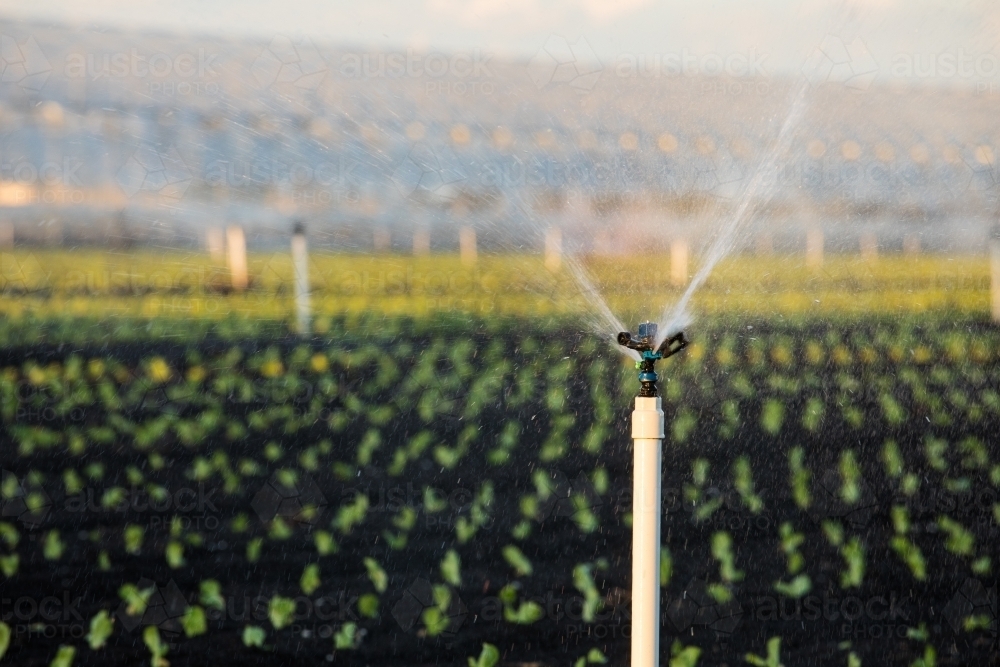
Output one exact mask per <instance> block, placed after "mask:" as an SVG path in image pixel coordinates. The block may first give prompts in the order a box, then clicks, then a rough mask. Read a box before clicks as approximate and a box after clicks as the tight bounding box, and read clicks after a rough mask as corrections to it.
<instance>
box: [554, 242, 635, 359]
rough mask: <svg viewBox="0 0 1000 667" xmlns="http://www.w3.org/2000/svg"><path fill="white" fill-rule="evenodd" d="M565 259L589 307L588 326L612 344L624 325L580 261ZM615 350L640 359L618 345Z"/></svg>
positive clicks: (623, 328) (570, 257) (632, 350)
mask: <svg viewBox="0 0 1000 667" xmlns="http://www.w3.org/2000/svg"><path fill="white" fill-rule="evenodd" d="M565 259H566V266H568V267H569V269H570V271H571V272H572V273H573V277H574V278H575V279H576V282H577V284H578V285H579V286H580V291H581V292H582V293H583V296H584V298H586V299H587V303H588V304H589V305H590V311H589V318H588V319H589V320H590V321H589V322H588V324H589V325H590V327H591V328H592V329H593V331H594V333H596V334H597V335H598V336H600V337H601V338H607V339H610V342H611V343H614V342H615V341H616V340H617V336H618V332H619V331H624V330H625V325H624V324H622V321H621V320H620V319H618V318H617V317H616V316H615V314H614V313H612V312H611V308H609V307H608V304H607V302H606V301H605V300H604V298H603V297H601V294H600V292H598V291H597V287H595V286H594V281H593V280H591V279H590V276H589V275H588V274H587V269H585V268H584V267H583V265H582V264H581V263H580V260H579V259H577V258H576V257H575V256H573V255H567V256H566V258H565ZM615 349H617V350H619V351H620V352H621V353H622V354H625V355H627V356H629V357H631V358H632V359H634V360H636V361H639V360H640V359H642V357H641V356H640V354H639V352H638V351H636V350H634V349H630V348H627V347H620V346H618V345H615Z"/></svg>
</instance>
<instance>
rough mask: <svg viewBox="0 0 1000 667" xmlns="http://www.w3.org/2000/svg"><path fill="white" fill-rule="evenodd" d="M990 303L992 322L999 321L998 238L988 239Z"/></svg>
mask: <svg viewBox="0 0 1000 667" xmlns="http://www.w3.org/2000/svg"><path fill="white" fill-rule="evenodd" d="M990 305H991V309H990V310H991V311H992V315H993V321H994V322H1000V238H998V237H997V236H993V238H991V239H990Z"/></svg>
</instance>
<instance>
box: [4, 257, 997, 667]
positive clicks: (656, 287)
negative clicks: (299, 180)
mask: <svg viewBox="0 0 1000 667" xmlns="http://www.w3.org/2000/svg"><path fill="white" fill-rule="evenodd" d="M28 254H30V255H31V257H28ZM28 254H18V255H17V258H16V260H15V259H13V257H14V256H13V255H10V256H6V257H7V261H8V264H6V265H5V267H4V276H5V277H6V278H5V279H6V280H7V282H6V284H5V286H4V290H5V291H4V298H3V300H2V301H0V304H2V309H3V313H4V314H3V318H2V320H0V340H2V341H3V345H2V346H0V422H2V426H0V457H2V461H0V463H2V469H3V478H2V480H0V482H2V483H0V492H2V521H0V576H2V579H0V581H2V582H3V583H2V588H3V615H2V621H3V625H0V648H2V649H3V651H4V652H5V653H6V655H5V657H4V660H7V661H9V662H10V663H11V664H18V665H49V664H57V665H68V664H70V661H72V664H74V665H87V664H93V665H134V664H140V663H141V662H145V661H150V663H151V664H153V665H155V666H158V667H165V665H167V663H169V664H170V665H174V667H177V666H178V665H202V664H206V663H211V664H219V665H230V664H231V665H237V664H240V665H242V664H276V663H281V664H284V663H287V662H291V661H292V660H297V661H302V662H304V663H309V664H331V663H332V664H344V665H371V666H373V667H375V666H389V665H394V666H395V665H401V664H406V665H432V664H434V665H472V666H473V667H476V666H478V667H489V666H492V665H552V666H555V665H573V666H574V667H587V666H588V665H597V664H614V665H618V664H624V663H625V661H626V660H627V655H628V642H629V640H628V637H629V628H630V619H629V590H630V579H631V569H630V567H631V566H630V542H631V529H630V525H631V514H630V509H631V472H632V471H631V440H630V439H629V434H628V433H629V431H628V424H629V416H628V415H629V412H630V411H631V403H632V397H633V396H634V395H635V394H636V391H637V388H638V383H637V381H636V379H635V371H634V370H633V368H632V366H631V361H630V360H627V359H626V358H625V357H624V356H622V355H620V354H619V353H618V352H617V351H616V350H614V349H612V347H611V345H609V343H608V342H607V341H606V340H602V339H601V338H600V337H598V336H595V335H593V334H592V333H590V332H589V331H588V330H587V323H586V319H587V318H586V317H585V314H586V311H587V304H586V303H585V302H584V301H583V299H582V298H581V297H580V296H579V290H578V289H575V288H574V286H573V283H572V281H571V278H570V276H568V275H563V274H562V273H556V274H547V273H545V272H544V269H542V270H538V269H539V267H540V259H538V258H530V257H521V258H513V259H507V260H504V259H503V258H490V257H483V258H482V259H481V262H480V264H478V265H477V266H476V267H469V268H466V267H462V265H461V264H460V263H459V262H458V260H457V258H433V259H431V260H427V262H428V264H426V266H427V267H428V268H427V269H426V270H427V271H431V270H437V271H441V272H442V275H452V276H462V275H465V276H470V275H471V276H474V277H475V276H480V278H474V279H473V280H472V281H471V284H474V285H484V284H488V285H490V288H489V289H490V290H491V292H490V293H489V294H487V293H485V291H484V292H476V291H475V289H472V288H470V290H471V291H472V292H473V293H474V296H473V297H469V296H468V292H465V291H463V290H464V288H461V287H457V286H456V287H449V288H445V287H443V286H442V287H440V288H434V289H433V290H432V289H431V288H429V287H427V284H426V283H425V284H424V287H422V288H420V289H418V288H417V287H415V286H414V285H415V283H413V282H407V280H409V279H407V278H405V277H406V276H407V275H411V276H412V275H414V274H416V273H419V271H420V270H421V268H420V267H421V266H424V265H421V264H420V262H422V261H423V260H414V259H410V258H402V257H386V258H371V257H368V258H365V257H329V258H318V259H317V260H316V261H315V262H314V263H313V269H312V270H313V271H314V273H315V276H316V279H315V280H314V284H315V285H316V291H315V293H314V300H315V309H316V313H317V316H316V324H317V327H316V332H315V333H314V335H312V336H310V337H307V338H302V337H297V336H295V335H293V334H291V333H290V332H289V330H288V325H287V324H286V322H287V321H288V320H289V319H290V315H289V314H290V313H291V303H290V300H291V298H290V295H289V294H288V291H289V290H288V287H287V284H288V279H289V277H290V267H289V266H287V265H286V267H285V268H284V269H280V270H275V271H274V272H273V274H274V276H276V277H273V278H268V276H270V275H271V273H269V272H268V271H265V270H263V269H264V268H266V267H267V266H268V264H267V261H264V262H261V261H259V258H258V260H254V262H253V263H252V264H251V275H252V276H256V283H255V285H254V286H253V287H252V289H250V290H249V291H248V292H246V293H243V294H232V293H229V292H227V290H226V288H225V279H226V276H225V272H224V270H223V269H218V268H216V269H215V273H216V276H217V278H212V279H211V280H209V279H204V280H203V279H202V278H198V277H196V278H192V281H193V282H180V283H177V282H163V281H173V278H170V275H174V274H170V273H169V270H168V269H165V268H163V267H169V266H171V265H173V266H175V268H177V270H178V271H180V270H181V269H183V268H184V267H185V266H186V267H187V268H188V269H190V268H191V267H192V266H199V264H198V262H202V263H205V265H206V266H208V264H207V260H205V259H203V258H202V259H197V258H190V259H189V260H184V259H183V258H180V257H178V258H171V257H164V256H158V257H156V258H154V257H148V258H142V257H139V258H136V257H129V256H121V257H119V258H117V259H115V257H114V256H112V255H110V254H103V255H98V254H97V253H94V254H92V255H87V256H85V257H84V258H82V259H81V262H80V263H77V264H74V263H73V262H71V261H69V259H68V255H67V256H66V257H65V261H64V262H63V263H60V256H59V255H58V253H53V254H51V255H45V253H42V252H37V253H28ZM15 261H16V265H15V264H12V263H11V262H15ZM115 261H117V262H119V263H118V264H115ZM185 261H187V264H185ZM268 261H271V260H268ZM644 261H645V262H648V261H650V258H645V259H644V258H636V259H629V260H621V261H611V260H606V261H603V260H602V261H597V260H594V261H592V262H590V263H588V269H589V271H590V272H591V273H592V274H593V275H594V276H595V277H596V280H597V281H598V283H599V284H600V286H601V290H602V292H604V293H606V294H608V295H609V301H610V302H611V304H612V308H613V309H614V310H615V311H616V312H619V313H622V314H627V315H628V316H629V317H633V318H634V317H637V308H636V305H637V304H642V303H644V302H646V301H648V302H651V303H654V304H656V309H657V310H658V308H659V305H660V304H662V303H663V302H664V300H665V299H669V298H670V297H671V295H674V296H676V293H677V290H676V289H675V288H669V287H666V286H665V283H666V280H667V276H668V275H669V273H668V271H667V269H668V268H669V267H668V266H667V264H666V263H664V265H663V270H662V271H660V272H652V273H643V271H642V266H643V265H644ZM32 262H35V264H33V263H32ZM86 262H91V263H92V265H91V266H92V267H93V268H85V269H81V268H80V267H81V266H88V265H87V264H86ZM157 262H159V264H157ZM664 262H665V260H664ZM272 266H278V259H274V260H273V261H272ZM432 266H436V267H437V269H433V268H431V267H432ZM36 267H37V268H36ZM72 267H76V268H72ZM116 267H117V268H116ZM345 267H347V268H345ZM161 269H162V272H161V273H157V272H158V271H161ZM15 271H17V272H19V273H14V272H15ZM73 271H77V272H81V273H72V272H73ZM283 271H284V273H282V272H283ZM365 271H368V272H369V273H368V275H369V276H371V275H372V274H373V273H372V272H377V271H382V272H384V273H386V275H388V274H387V272H389V271H400V272H402V275H403V276H404V278H403V287H401V288H400V289H399V291H398V293H393V291H392V290H391V289H390V288H388V287H382V288H379V289H372V290H369V292H368V293H355V294H351V293H349V292H345V291H344V290H343V289H342V285H343V283H338V282H337V281H336V280H333V281H331V280H326V281H324V280H321V278H322V277H323V276H331V275H332V276H340V277H341V278H342V277H343V276H344V275H348V276H349V277H351V279H352V280H353V279H354V278H353V277H352V276H358V279H359V280H361V277H362V276H363V275H364V272H365ZM408 271H410V272H411V273H410V274H407V272H408ZM449 271H451V272H452V273H451V274H449V273H448V272H449ZM986 271H987V267H986V263H985V261H982V260H979V259H969V260H967V261H963V262H955V261H951V260H948V259H947V258H933V257H925V258H920V259H903V258H897V259H888V258H887V259H881V260H879V261H878V262H877V263H868V264H866V263H864V262H861V261H860V260H856V259H849V258H831V259H829V261H828V262H827V264H825V265H824V267H823V268H822V269H820V270H814V269H807V268H806V267H803V266H800V265H799V264H797V260H796V259H794V258H773V259H770V260H763V259H754V258H743V259H736V260H732V261H731V262H729V263H728V264H726V265H723V266H722V267H720V270H719V271H718V272H717V273H716V274H715V275H714V277H713V278H712V280H711V281H710V282H709V283H708V285H707V286H706V288H705V290H704V291H703V293H702V294H701V295H700V296H699V297H698V300H697V301H696V310H698V312H699V313H702V314H703V315H702V316H701V317H700V319H698V320H696V321H695V323H694V324H693V325H692V327H691V328H690V329H689V330H688V337H689V338H690V339H691V340H692V344H691V345H690V346H689V347H688V348H687V349H686V350H685V351H684V353H683V354H681V355H679V356H677V357H674V358H672V359H670V360H668V361H667V362H664V363H662V364H661V367H660V369H659V370H660V371H661V377H662V378H663V379H662V381H661V386H660V393H661V395H662V396H663V401H664V411H665V412H666V413H667V433H668V435H667V439H666V441H665V445H664V469H663V498H664V514H663V529H662V530H663V533H662V537H663V540H662V541H663V548H662V552H661V563H660V583H661V589H662V612H663V614H662V634H661V662H662V664H664V665H667V664H669V665H671V666H672V667H673V666H677V667H684V666H690V665H695V664H698V665H739V664H756V665H778V664H779V663H782V664H785V665H802V664H841V665H848V666H853V665H859V664H867V665H883V664H899V665H914V664H915V665H934V664H940V665H944V664H956V665H957V664H988V663H989V662H990V661H991V660H995V656H996V654H997V644H996V642H997V607H996V579H997V577H996V572H997V563H996V558H997V555H996V553H995V552H996V548H995V545H996V544H997V543H998V542H997V538H998V535H997V533H998V530H1000V498H998V493H1000V491H998V487H1000V451H998V448H997V445H996V436H995V433H996V432H997V430H998V427H1000V330H997V329H996V328H995V327H994V326H993V325H991V324H990V323H989V322H988V321H987V318H986V316H985V311H986V308H987V305H988V297H989V292H988V282H987V281H986V277H987V272H986ZM207 272H208V269H206V274H205V275H207ZM338 272H346V273H338ZM352 272H353V273H352ZM463 272H465V273H463ZM154 274H155V275H157V276H160V277H159V278H154V277H153V276H154ZM192 274H193V275H195V276H197V275H200V274H198V272H197V271H189V272H188V273H186V274H185V275H189V276H190V275H192ZM11 275H14V276H19V277H18V278H17V280H14V279H12V278H10V276H11ZM80 275H84V276H91V277H92V278H93V279H92V280H91V278H87V277H85V278H84V279H81V278H80ZM176 275H180V274H179V273H178V274H176ZM425 275H428V274H425ZM101 276H107V277H108V278H107V280H105V279H104V278H100V277H101ZM116 276H117V278H116ZM122 276H125V277H126V278H122ZM163 276H167V277H166V278H164V277H163ZM482 276H492V277H491V278H489V280H492V281H494V282H488V280H487V279H486V278H483V277H482ZM81 280H82V282H81ZM115 280H123V281H124V282H121V283H116V282H115ZM158 280H159V281H161V282H157V281H158ZM269 280H270V281H271V282H268V281H269ZM477 280H478V281H479V282H476V281H477ZM17 281H20V282H17ZM88 281H89V282H88ZM359 284H361V285H363V282H362V283H359ZM116 285H118V286H117V287H116ZM338 285H341V287H338ZM442 285H443V283H442ZM456 285H458V283H456ZM359 289H360V288H359ZM393 289H394V288H393ZM483 289H484V290H485V288H483ZM435 290H436V293H434V292H435ZM450 290H451V291H450ZM361 291H362V292H363V290H361ZM563 296H565V298H563ZM175 297H176V298H181V299H186V300H187V303H188V304H193V303H195V302H200V303H204V304H209V303H212V304H215V305H214V306H206V309H205V310H204V311H199V310H197V309H196V308H195V307H194V306H193V305H192V306H191V308H190V309H188V310H180V311H170V310H169V309H167V310H163V306H162V304H164V303H168V302H169V300H170V299H172V298H175ZM449 299H450V301H449ZM462 299H469V301H468V302H467V304H466V305H467V307H461V306H456V305H455V304H461V303H465V302H463V301H461V300H462ZM477 299H478V301H477ZM198 300H200V301H198ZM79 304H83V305H79ZM153 304H157V305H155V306H154V305H153ZM545 304H548V305H545ZM209 307H211V308H214V309H215V310H214V311H212V312H209V310H208V308H209ZM629 321H631V320H629ZM60 660H62V662H60ZM53 661H55V662H53Z"/></svg>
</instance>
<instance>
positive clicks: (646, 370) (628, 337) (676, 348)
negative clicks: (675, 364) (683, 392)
mask: <svg viewBox="0 0 1000 667" xmlns="http://www.w3.org/2000/svg"><path fill="white" fill-rule="evenodd" d="M618 344H619V345H621V346H623V347H627V348H629V349H630V350H635V351H636V352H638V353H639V354H640V355H641V358H640V360H639V361H637V362H635V367H636V370H638V371H639V396H646V397H652V396H656V380H657V379H658V378H657V376H656V368H655V365H656V362H657V361H658V360H660V359H666V358H667V357H670V356H673V355H675V354H677V353H678V352H680V351H681V350H683V349H684V348H685V347H686V346H687V340H685V338H684V332H683V331H678V332H677V333H675V334H674V335H673V336H670V337H669V338H667V339H666V340H664V341H663V342H662V343H660V345H659V346H658V347H657V346H656V323H655V322H643V323H642V324H640V325H639V330H638V334H637V335H636V336H635V337H634V338H633V337H632V334H631V333H629V332H628V331H623V332H621V333H620V334H618Z"/></svg>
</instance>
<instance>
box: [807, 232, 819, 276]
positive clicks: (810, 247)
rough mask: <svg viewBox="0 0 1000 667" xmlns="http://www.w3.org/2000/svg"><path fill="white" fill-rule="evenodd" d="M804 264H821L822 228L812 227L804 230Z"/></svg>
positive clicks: (817, 265) (815, 266) (812, 265)
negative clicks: (806, 230)
mask: <svg viewBox="0 0 1000 667" xmlns="http://www.w3.org/2000/svg"><path fill="white" fill-rule="evenodd" d="M806 266H809V267H812V268H818V267H820V266H823V230H822V229H820V228H819V227H812V228H810V229H809V231H808V232H806Z"/></svg>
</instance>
